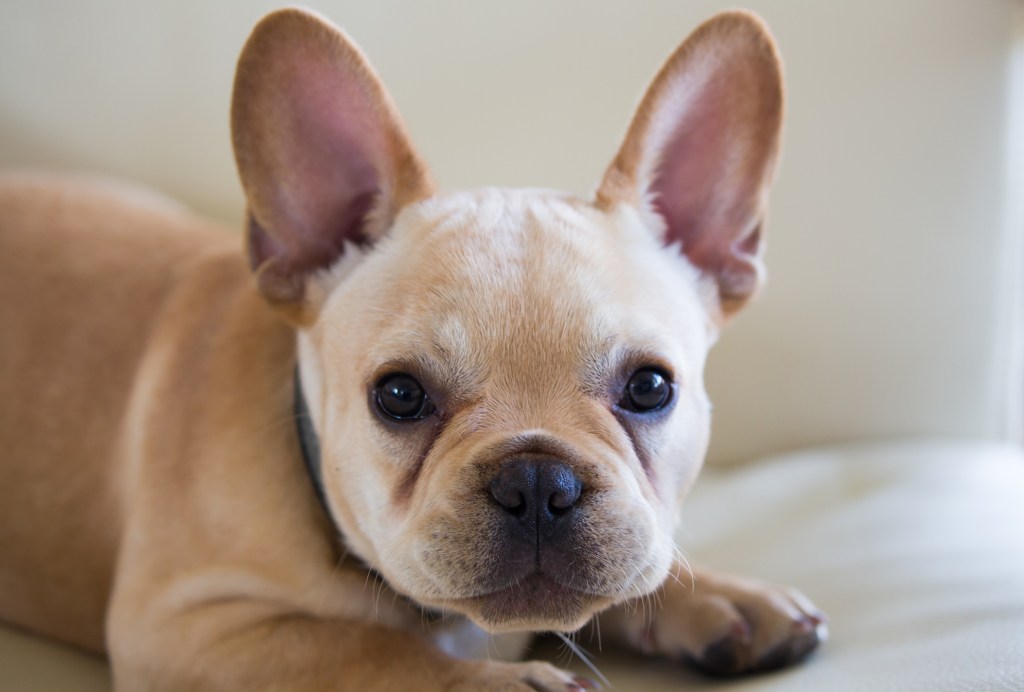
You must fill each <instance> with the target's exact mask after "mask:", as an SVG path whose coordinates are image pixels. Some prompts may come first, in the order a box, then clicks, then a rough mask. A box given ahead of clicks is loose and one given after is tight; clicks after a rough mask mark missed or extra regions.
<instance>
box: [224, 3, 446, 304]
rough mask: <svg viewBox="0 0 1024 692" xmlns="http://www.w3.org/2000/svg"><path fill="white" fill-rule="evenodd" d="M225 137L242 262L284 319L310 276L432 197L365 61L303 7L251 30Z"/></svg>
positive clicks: (302, 294) (387, 100) (417, 160)
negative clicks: (239, 206)
mask: <svg viewBox="0 0 1024 692" xmlns="http://www.w3.org/2000/svg"><path fill="white" fill-rule="evenodd" d="M231 130H232V140H233V142H234V148H235V160H236V161H237V163H238V171H239V175H240V177H241V180H242V187H243V188H244V190H245V195H246V199H247V202H248V217H249V218H248V231H247V232H248V237H247V247H248V254H249V260H250V263H251V264H252V267H253V269H254V270H255V272H256V277H257V282H258V285H259V288H260V291H261V292H262V293H263V295H264V297H265V298H266V299H267V300H268V301H270V302H271V303H272V304H276V305H279V306H282V307H284V308H287V309H288V310H289V311H291V312H294V311H295V310H298V311H300V312H301V311H303V304H304V302H305V299H306V285H307V279H308V278H309V276H310V274H311V273H313V272H316V271H317V270H322V269H326V268H328V267H329V266H331V265H332V264H333V263H334V262H336V261H337V260H338V259H339V258H340V257H341V256H342V254H344V252H345V248H346V246H350V247H351V245H350V244H354V245H364V244H369V243H372V242H373V241H375V240H376V239H378V238H379V237H380V236H381V235H382V234H383V233H384V232H385V231H386V230H387V229H388V228H389V227H390V225H391V224H392V222H393V221H394V219H395V216H396V215H397V214H398V211H399V210H400V209H401V208H402V207H403V206H405V205H407V204H409V203H411V202H415V201H417V200H419V199H423V198H425V197H428V196H429V195H430V194H431V193H432V190H433V186H432V183H431V181H430V177H429V174H428V173H427V170H426V167H425V165H424V164H423V163H422V161H421V160H420V158H419V156H418V155H417V153H416V151H415V150H414V149H413V147H412V144H411V143H410V141H409V138H408V136H407V135H406V133H405V129H404V127H403V126H402V123H401V121H400V120H399V117H398V114H397V111H396V110H395V107H394V105H393V104H392V102H391V99H390V98H389V96H388V94H387V92H386V91H385V90H384V87H383V85H382V84H381V82H380V80H379V79H378V77H377V75H376V74H375V73H374V72H373V69H372V68H371V67H370V65H369V63H368V62H367V60H366V58H365V57H364V56H363V54H362V53H361V52H360V50H359V49H358V48H357V47H356V46H355V45H353V44H352V42H350V41H349V40H348V39H347V38H346V37H345V35H344V34H343V33H342V32H341V31H340V30H339V29H338V28H337V27H335V26H333V25H332V24H330V23H329V22H328V21H327V20H325V19H323V18H321V17H319V16H317V15H315V14H313V13H311V12H309V11H306V10H300V9H294V8H290V9H285V10H280V11H277V12H274V13H272V14H269V15H267V16H266V17H264V18H263V19H262V20H261V21H260V22H259V24H257V25H256V28H255V29H253V32H252V35H251V36H250V37H249V40H248V41H247V42H246V44H245V48H244V49H243V50H242V54H241V57H240V58H239V60H238V70H237V73H236V76H235V87H234V95H233V101H232V106H231Z"/></svg>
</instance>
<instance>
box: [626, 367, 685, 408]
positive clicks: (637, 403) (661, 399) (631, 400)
mask: <svg viewBox="0 0 1024 692" xmlns="http://www.w3.org/2000/svg"><path fill="white" fill-rule="evenodd" d="M671 398H672V385H671V383H669V381H668V378H667V377H666V376H665V374H664V373H663V372H662V371H660V370H657V369H655V368H641V369H639V370H637V371H636V372H634V373H633V375H632V377H630V378H629V382H627V383H626V391H625V392H623V393H622V400H621V401H620V402H619V406H621V407H622V408H624V409H626V410H628V411H635V412H636V413H649V412H651V411H658V410H660V409H663V408H665V406H666V405H667V404H668V402H669V400H670V399H671Z"/></svg>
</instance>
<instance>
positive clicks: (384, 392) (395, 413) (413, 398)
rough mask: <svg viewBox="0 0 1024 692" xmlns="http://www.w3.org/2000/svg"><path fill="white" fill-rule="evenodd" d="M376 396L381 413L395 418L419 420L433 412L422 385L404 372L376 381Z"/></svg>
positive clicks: (432, 406)
mask: <svg viewBox="0 0 1024 692" xmlns="http://www.w3.org/2000/svg"><path fill="white" fill-rule="evenodd" d="M376 398H377V408H379V409H380V411H381V413H383V414H384V415H385V416H388V417H389V418H393V419H395V420H400V421H413V420H420V419H421V418H426V417H427V416H429V415H430V414H432V413H433V412H434V405H433V404H432V403H431V401H430V397H428V396H427V393H426V391H424V389H423V386H422V385H421V384H420V383H419V382H417V381H416V378H414V377H412V376H411V375H406V374H405V373H399V374H396V375H387V376H386V377H384V378H383V379H382V380H381V381H380V382H378V383H377V397H376Z"/></svg>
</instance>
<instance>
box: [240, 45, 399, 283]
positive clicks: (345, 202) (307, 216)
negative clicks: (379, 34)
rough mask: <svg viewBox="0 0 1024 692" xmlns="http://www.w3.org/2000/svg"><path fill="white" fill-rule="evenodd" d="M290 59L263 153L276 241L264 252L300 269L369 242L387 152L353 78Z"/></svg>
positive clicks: (325, 262) (332, 68)
mask: <svg viewBox="0 0 1024 692" xmlns="http://www.w3.org/2000/svg"><path fill="white" fill-rule="evenodd" d="M295 62H296V64H293V65H292V66H291V67H290V69H288V70H287V71H286V72H287V73H288V74H290V75H292V76H293V79H292V80H290V81H289V83H287V84H285V85H282V89H281V91H280V93H279V94H278V97H279V98H280V99H281V100H282V103H280V104H279V106H278V107H279V108H281V111H280V113H281V118H280V120H279V122H278V123H277V128H276V130H275V131H274V132H272V137H273V138H274V139H275V140H276V141H274V142H271V143H270V147H271V149H272V152H269V153H271V154H272V156H273V164H272V166H273V168H274V173H275V176H274V180H273V181H272V190H273V192H272V195H273V199H272V200H271V201H270V207H271V208H272V209H273V210H274V216H275V217H276V218H275V220H274V221H273V222H269V223H274V224H275V227H273V228H272V231H271V233H272V235H274V236H275V240H276V242H274V243H266V244H264V247H265V249H266V250H268V251H270V252H272V253H274V254H277V252H280V251H283V252H284V256H283V257H281V259H282V260H284V262H286V263H287V265H288V266H290V267H292V268H294V269H302V270H305V269H309V268H314V267H323V266H327V265H328V264H330V263H331V262H332V261H333V260H334V259H336V258H337V257H338V256H339V255H340V254H341V252H342V249H343V245H344V243H345V241H350V242H354V243H362V242H365V241H366V240H367V238H366V236H365V234H364V223H363V221H364V218H365V216H366V214H367V213H368V212H369V211H370V210H371V209H372V207H373V205H374V203H375V201H376V199H377V197H378V196H379V195H380V193H381V191H382V189H383V186H384V181H383V173H382V171H381V166H382V163H383V161H384V160H385V157H386V154H387V152H385V151H384V148H385V146H386V141H385V138H384V135H383V132H382V127H381V125H380V123H379V122H377V118H376V117H375V116H377V114H376V113H374V112H373V110H372V106H371V105H370V104H368V103H367V98H366V96H367V95H366V94H365V93H364V90H365V87H364V86H363V85H361V84H359V83H358V80H357V79H354V78H353V77H352V76H351V75H348V74H345V73H344V72H342V71H339V70H338V69H337V68H336V67H335V66H334V65H331V64H328V63H326V62H324V61H318V60H316V59H315V58H314V59H311V60H310V59H306V60H303V59H302V56H297V57H296V58H295ZM275 222H276V223H275ZM265 223H266V222H265ZM254 249H255V247H254ZM260 259H268V257H263V258H260Z"/></svg>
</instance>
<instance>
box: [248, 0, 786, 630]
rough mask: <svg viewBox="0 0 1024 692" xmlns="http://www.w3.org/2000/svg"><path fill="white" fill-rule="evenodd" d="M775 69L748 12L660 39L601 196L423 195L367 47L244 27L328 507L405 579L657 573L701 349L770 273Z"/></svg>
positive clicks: (367, 554) (515, 609)
mask: <svg viewBox="0 0 1024 692" xmlns="http://www.w3.org/2000/svg"><path fill="white" fill-rule="evenodd" d="M780 121H781V84H780V80H779V71H778V63H777V58H776V55H775V52H774V47H773V45H772V43H771V41H770V39H768V38H767V36H766V34H765V33H764V30H763V28H762V27H761V25H760V24H759V23H758V22H757V21H756V20H754V19H752V18H751V17H749V16H748V15H743V14H728V15H720V16H719V17H718V18H716V19H714V20H712V21H711V22H708V23H707V24H705V25H704V26H702V27H701V28H700V29H699V30H698V31H697V32H695V34H694V35H693V37H691V38H690V39H689V40H688V41H687V42H686V43H685V44H684V45H683V46H681V47H680V49H679V50H678V51H677V52H676V54H674V55H673V56H672V58H670V60H669V62H668V63H667V64H666V66H665V68H663V70H662V72H661V73H660V74H659V75H658V77H657V78H656V80H655V82H654V84H653V85H652V87H651V89H650V90H649V91H648V94H647V96H646V97H645V99H644V102H643V103H642V104H641V106H640V110H639V111H638V114H637V117H636V119H635V120H634V123H633V126H632V127H631V129H630V132H629V134H628V135H627V138H626V142H625V143H624V144H623V147H622V149H621V150H620V152H619V155H618V156H617V157H616V159H615V160H614V161H613V163H612V165H611V167H610V168H609V170H608V172H607V173H606V175H605V178H604V180H603V181H602V184H601V186H600V188H599V190H598V192H597V194H596V195H595V198H594V199H592V200H582V199H577V198H573V197H569V196H565V195H560V194H558V193H552V192H547V191H532V190H531V191H507V190H482V191H478V192H470V193H458V194H450V195H434V194H433V190H432V186H431V184H430V182H429V179H428V178H427V175H426V173H425V168H424V167H423V165H422V163H420V161H419V159H418V157H417V156H416V154H415V152H414V151H413V149H412V148H411V145H409V143H408V140H407V139H406V137H405V135H404V133H403V131H402V128H401V126H400V124H399V123H398V120H397V118H396V116H395V115H394V112H393V108H392V106H391V105H390V101H389V100H388V99H387V96H386V94H385V93H384V91H383V89H382V87H380V85H379V82H378V81H377V80H376V78H375V77H374V75H373V74H372V72H371V71H370V70H369V68H368V67H367V65H366V63H365V60H364V59H363V58H362V56H361V55H360V54H359V53H358V52H357V51H356V49H354V48H353V47H352V45H351V44H350V43H349V42H347V41H346V40H345V39H344V38H343V37H342V36H341V34H340V33H338V32H337V31H336V30H335V29H333V28H331V27H330V26H329V25H326V24H325V23H324V22H323V21H322V20H320V19H318V18H316V17H315V16H313V15H310V14H307V13H304V12H300V11H296V10H287V11H284V12H280V13H276V14H275V15H271V16H270V17H268V18H267V19H265V20H264V21H263V22H262V23H261V24H260V25H259V26H258V27H257V29H256V30H255V31H254V34H253V37H252V38H251V39H250V43H249V44H248V46H247V48H246V51H245V52H244V53H243V56H242V60H241V61H240V64H239V76H238V82H237V83H236V92H235V103H234V110H233V126H234V132H235V144H236V153H237V155H238V160H239V168H240V171H241V174H242V180H243V184H244V185H245V187H246V192H247V195H248V198H249V204H250V228H249V252H250V258H251V259H252V262H253V265H254V268H256V269H257V278H258V281H259V285H260V288H261V290H262V291H263V293H264V294H265V296H266V297H267V299H268V300H270V301H271V302H272V303H274V304H276V305H278V306H280V307H281V308H282V311H283V312H284V313H285V314H286V315H287V316H288V317H289V319H291V320H293V321H294V322H295V323H296V325H297V326H298V327H299V361H300V371H301V377H302V383H303V387H304V390H305V392H306V396H307V399H308V401H309V404H310V410H311V415H312V416H313V419H314V423H315V427H316V429H317V431H318V433H319V435H320V438H321V443H322V449H323V459H322V464H323V476H324V485H325V488H326V494H327V498H328V504H329V506H330V510H331V513H332V515H333V518H334V520H335V521H336V522H337V524H338V526H339V528H340V529H341V531H342V533H343V534H344V536H345V539H346V541H347V543H348V545H349V547H350V549H351V550H353V551H354V552H355V553H356V554H358V555H359V556H360V557H361V558H362V559H364V560H365V561H366V562H367V563H368V564H369V565H371V566H372V567H373V568H375V569H376V570H378V571H379V572H380V573H381V574H382V575H383V576H384V577H385V578H386V579H387V580H388V581H389V583H390V584H391V585H392V586H393V587H394V588H395V589H396V590H398V591H399V592H401V593H403V594H405V595H407V596H409V597H410V598H412V599H414V600H415V601H417V602H419V603H421V604H423V605H426V606H431V607H436V608H442V609H446V610H455V611H458V612H461V613H464V614H466V615H468V616H469V617H471V618H472V619H473V620H475V621H476V622H477V623H479V624H481V625H482V626H484V627H485V628H487V629H490V630H492V631H500V630H514V629H555V630H572V629H576V628H578V627H579V626H581V625H583V624H584V623H585V622H586V620H587V619H589V618H590V616H592V615H593V614H594V613H595V612H597V611H598V610H600V609H602V608H604V607H606V606H608V605H610V604H612V603H615V602H619V601H622V600H626V599H629V598H635V597H638V596H641V595H644V594H647V593H649V592H651V591H652V590H654V589H656V588H657V587H658V586H659V585H660V584H661V582H662V581H663V580H664V579H665V577H666V576H667V574H668V570H669V568H670V566H671V564H672V561H673V557H674V550H675V549H674V543H673V539H672V533H673V529H674V528H675V524H676V517H677V514H678V510H679V506H680V503H681V502H682V499H683V497H684V496H685V494H686V492H687V490H688V489H689V487H690V485H691V483H692V481H693V479H694V478H695V476H696V474H697V472H698V470H699V468H700V466H701V463H702V460H703V457H704V452H705V449H706V446H707V440H708V431H709V425H710V421H709V417H710V406H709V404H708V400H707V397H706V395H705V391H704V387H703V381H702V372H703V367H704V359H705V355H706V353H707V350H708V348H709V347H710V345H711V344H712V343H713V342H714V340H715V338H716V336H717V332H718V329H719V327H720V326H721V325H722V323H723V322H724V321H725V320H726V319H727V318H728V317H729V316H730V315H731V314H732V313H733V312H735V310H736V309H737V308H738V307H739V306H740V305H742V304H743V303H744V302H745V301H746V300H747V299H748V298H749V296H750V295H752V294H753V292H754V290H755V289H756V287H757V285H758V283H759V278H760V274H761V271H760V262H759V256H760V250H761V247H760V229H761V225H760V223H761V215H762V209H763V198H764V191H765V189H766V186H767V182H768V179H769V177H770V174H771V169H772V167H773V162H774V159H775V155H776V151H777V144H778V130H779V124H780Z"/></svg>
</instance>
